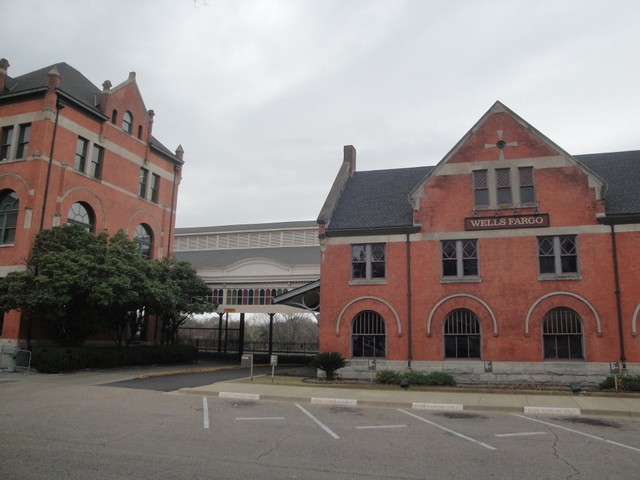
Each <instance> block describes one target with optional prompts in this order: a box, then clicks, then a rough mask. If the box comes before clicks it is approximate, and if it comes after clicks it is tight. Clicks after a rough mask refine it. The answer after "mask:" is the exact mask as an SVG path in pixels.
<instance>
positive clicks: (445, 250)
mask: <svg viewBox="0 0 640 480" xmlns="http://www.w3.org/2000/svg"><path fill="white" fill-rule="evenodd" d="M477 276H478V245H477V240H444V241H443V242H442V277H443V278H450V279H453V278H465V277H477Z"/></svg>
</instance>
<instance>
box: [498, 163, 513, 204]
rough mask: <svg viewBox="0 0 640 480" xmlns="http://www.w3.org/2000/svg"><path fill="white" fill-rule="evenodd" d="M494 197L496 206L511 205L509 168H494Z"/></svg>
mask: <svg viewBox="0 0 640 480" xmlns="http://www.w3.org/2000/svg"><path fill="white" fill-rule="evenodd" d="M496 198H497V202H498V206H501V207H504V206H511V205H513V200H512V198H511V169H509V168H496Z"/></svg>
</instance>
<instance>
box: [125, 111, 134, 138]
mask: <svg viewBox="0 0 640 480" xmlns="http://www.w3.org/2000/svg"><path fill="white" fill-rule="evenodd" d="M132 129H133V115H131V112H129V111H126V112H124V113H123V114H122V130H124V131H125V132H127V133H131V130H132Z"/></svg>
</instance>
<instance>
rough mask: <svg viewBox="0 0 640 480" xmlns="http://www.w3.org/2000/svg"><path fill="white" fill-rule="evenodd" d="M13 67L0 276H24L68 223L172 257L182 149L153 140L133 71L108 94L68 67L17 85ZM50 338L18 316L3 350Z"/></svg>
mask: <svg viewBox="0 0 640 480" xmlns="http://www.w3.org/2000/svg"><path fill="white" fill-rule="evenodd" d="M8 68H9V62H8V61H7V60H5V59H1V60H0V141H1V144H0V275H2V276H4V275H6V274H7V272H10V271H15V270H21V269H24V268H25V264H26V259H27V258H28V257H29V252H30V250H31V246H32V243H33V240H34V238H35V236H36V235H37V233H38V232H39V231H40V230H42V229H48V228H51V227H53V226H56V225H62V224H65V223H68V222H74V223H80V224H82V225H85V227H86V228H87V229H88V230H90V231H92V232H101V231H106V232H108V233H109V234H114V233H116V232H117V231H118V230H120V229H123V230H124V231H125V232H126V233H127V234H128V235H129V236H130V237H131V238H134V239H135V240H136V242H137V243H138V245H139V248H140V252H141V253H142V254H143V255H146V256H149V257H150V258H163V257H167V256H168V255H170V254H171V251H172V243H171V241H172V237H173V228H174V225H175V206H176V200H177V194H178V184H179V183H180V175H181V168H182V164H183V160H182V156H183V151H182V148H181V147H178V149H177V150H176V151H175V152H171V151H170V150H168V149H167V148H166V147H164V146H163V145H162V144H161V143H160V142H159V141H158V140H157V139H156V138H155V137H154V136H153V135H152V129H153V120H154V112H153V110H147V108H146V107H145V104H144V101H143V99H142V96H141V94H140V90H139V89H138V85H137V84H136V77H135V73H133V72H132V73H130V74H129V77H128V78H127V79H126V80H125V81H124V82H122V83H120V84H119V85H117V86H116V87H112V84H111V82H110V81H108V80H107V81H105V82H104V83H103V84H102V89H100V88H98V87H96V86H94V85H93V84H92V83H91V82H90V81H89V80H88V79H87V78H86V77H84V76H83V75H82V74H81V73H80V72H79V71H77V70H76V69H74V68H73V67H71V66H69V65H67V64H66V63H58V64H55V65H50V66H48V67H44V68H42V69H39V70H36V71H33V72H30V73H26V74H23V75H20V76H17V77H13V78H12V77H10V76H9V75H8ZM147 333H148V335H147V339H148V340H151V341H152V340H154V328H153V326H151V328H149V329H148V331H147ZM42 335H43V332H39V331H37V328H35V327H33V326H30V323H29V322H27V321H25V320H24V319H23V318H22V317H21V315H20V313H19V312H16V311H10V312H6V313H5V314H4V316H3V317H2V319H1V321H0V342H11V343H14V342H16V341H19V340H20V341H30V340H36V339H38V338H40V337H42Z"/></svg>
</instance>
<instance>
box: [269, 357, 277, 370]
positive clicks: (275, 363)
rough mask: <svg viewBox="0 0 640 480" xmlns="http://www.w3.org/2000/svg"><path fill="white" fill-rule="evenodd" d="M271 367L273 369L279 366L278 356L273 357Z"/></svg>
mask: <svg viewBox="0 0 640 480" xmlns="http://www.w3.org/2000/svg"><path fill="white" fill-rule="evenodd" d="M270 365H271V366H272V367H275V366H276V365H278V355H271V363H270Z"/></svg>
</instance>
